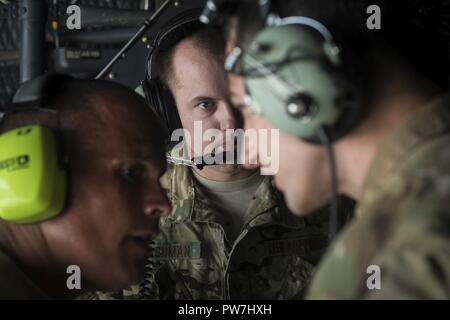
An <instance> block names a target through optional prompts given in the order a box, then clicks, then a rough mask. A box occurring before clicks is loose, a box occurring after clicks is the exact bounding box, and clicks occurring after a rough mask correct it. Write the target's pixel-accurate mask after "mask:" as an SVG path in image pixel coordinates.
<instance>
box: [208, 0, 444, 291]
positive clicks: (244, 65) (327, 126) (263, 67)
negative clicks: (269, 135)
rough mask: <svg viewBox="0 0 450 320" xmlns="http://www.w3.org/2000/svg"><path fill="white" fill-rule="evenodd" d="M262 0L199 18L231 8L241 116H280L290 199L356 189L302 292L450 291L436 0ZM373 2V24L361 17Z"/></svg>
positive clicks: (295, 205) (315, 203) (281, 184)
mask: <svg viewBox="0 0 450 320" xmlns="http://www.w3.org/2000/svg"><path fill="white" fill-rule="evenodd" d="M372 2H374V3H372ZM268 3H270V1H263V2H261V1H246V2H244V5H242V6H240V7H238V9H237V10H236V6H235V5H233V4H230V5H229V6H228V7H227V6H226V5H224V6H223V7H221V6H220V5H219V4H218V3H215V4H216V5H215V6H212V5H211V4H210V5H209V6H208V8H207V10H205V14H207V15H210V16H206V17H205V18H203V21H206V22H210V21H212V17H211V9H213V10H212V11H215V13H214V14H215V15H217V11H219V17H220V15H221V10H222V13H223V12H227V11H228V12H234V14H233V16H234V18H233V19H228V20H227V21H230V23H229V25H228V26H229V32H228V45H227V53H228V54H229V56H228V59H227V62H226V64H225V68H226V69H227V70H229V71H230V74H229V83H230V90H231V96H232V101H233V104H234V105H235V106H237V107H238V108H240V109H241V110H242V113H243V115H244V118H245V121H246V124H245V126H246V127H252V128H259V129H267V128H269V129H270V128H280V129H281V131H282V133H281V137H280V170H279V172H278V174H277V175H276V177H275V182H276V185H277V187H278V188H279V189H280V190H281V191H282V192H283V193H284V195H285V198H286V199H287V202H288V206H289V207H290V209H291V210H292V211H293V212H295V213H297V214H304V213H306V212H311V211H313V210H315V209H317V208H318V207H319V206H321V205H323V204H324V203H326V201H328V200H329V198H330V196H332V197H335V196H336V194H337V193H340V194H346V195H348V196H351V197H352V198H354V199H355V200H357V201H358V208H357V214H356V217H355V219H354V221H353V222H352V223H351V224H350V225H348V227H347V228H346V229H345V230H344V231H342V233H341V234H340V235H339V236H338V238H337V239H336V240H335V242H334V244H333V245H332V247H331V248H330V250H329V251H328V252H327V254H325V256H324V258H323V260H322V262H321V264H320V265H319V267H318V270H317V273H316V274H315V277H314V278H313V280H312V283H311V286H310V287H309V298H312V299H377V298H381V299H423V298H425V299H449V298H450V273H449V272H450V222H449V221H450V210H449V203H450V170H449V169H450V166H449V163H450V134H449V132H450V113H449V104H450V100H449V97H448V96H446V95H444V92H445V90H448V75H449V61H448V51H447V50H446V48H445V44H446V43H445V39H442V37H441V36H440V34H439V32H438V30H437V28H433V26H436V25H439V22H440V21H443V20H440V16H439V13H440V11H439V10H440V9H439V7H438V9H437V11H433V8H432V7H429V8H427V7H425V8H420V10H419V8H417V7H412V4H411V2H409V3H406V2H405V3H403V2H395V4H392V3H391V5H390V6H389V5H388V3H389V2H383V1H371V2H370V3H369V2H365V1H336V2H335V3H334V2H333V3H334V4H335V5H330V2H329V1H317V0H316V1H314V2H312V1H311V2H309V1H272V4H271V6H270V7H269V6H268ZM417 3H418V2H416V4H417ZM372 4H376V5H378V8H379V9H380V10H381V11H380V12H381V22H382V24H381V29H380V30H372V29H370V28H368V24H367V19H368V18H369V14H367V12H368V11H367V9H368V7H369V5H372ZM434 9H436V8H434ZM258 11H259V12H260V13H261V17H262V18H261V19H259V20H258V19H252V21H250V20H249V19H248V16H249V15H250V14H251V13H253V14H254V13H255V12H258ZM442 11H443V10H442ZM430 12H431V13H430ZM268 13H272V15H268ZM418 13H420V14H422V16H421V15H420V14H419V15H417V14H418ZM295 14H298V16H295ZM427 14H428V15H427ZM222 18H223V16H222ZM265 23H267V24H268V25H269V26H265ZM430 26H431V28H430ZM278 39H282V40H283V41H281V42H277V41H278ZM277 50H278V51H277ZM330 80H331V81H330ZM349 84H350V85H349ZM324 88H326V90H323V89H324ZM321 90H322V91H321ZM267 92H270V94H269V95H267ZM318 92H319V93H318ZM271 94H272V95H273V96H271ZM335 94H336V95H335ZM330 97H331V100H328V101H331V102H328V103H327V102H326V101H327V100H326V99H329V98H330ZM334 97H335V98H334ZM267 101H270V102H271V103H267ZM324 101H325V102H324ZM343 102H344V103H343ZM272 112H277V113H278V116H276V117H270V116H268V115H270V114H271V113H272ZM334 112H337V114H338V116H337V117H335V116H334V115H333V113H334ZM318 117H319V118H320V119H319V120H318ZM333 118H334V119H333ZM324 119H325V120H324ZM330 119H331V120H330ZM347 120H348V121H347ZM321 122H322V124H321ZM314 126H315V127H314ZM311 128H313V129H314V130H309V129H311ZM308 130H309V131H308Z"/></svg>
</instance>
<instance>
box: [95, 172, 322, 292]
mask: <svg viewBox="0 0 450 320" xmlns="http://www.w3.org/2000/svg"><path fill="white" fill-rule="evenodd" d="M163 185H164V187H165V188H166V189H167V191H168V195H169V198H170V199H171V202H172V206H173V211H172V214H171V215H170V216H169V217H168V218H166V219H164V220H162V222H161V234H160V235H159V236H158V237H157V238H156V239H155V240H154V241H153V242H152V243H151V246H152V247H153V248H154V250H153V257H152V258H150V259H149V261H148V265H147V266H146V274H147V275H146V279H145V281H144V282H143V283H141V284H140V285H138V286H134V287H132V288H131V289H129V290H125V291H124V292H123V295H122V294H111V293H108V294H105V293H103V294H99V298H100V299H104V298H106V299H108V298H125V299H139V298H140V299H230V298H231V299H289V298H291V299H293V298H300V297H302V295H303V293H304V291H303V290H304V288H305V286H306V284H307V283H308V280H309V279H310V275H311V272H312V270H313V266H314V265H315V264H316V262H317V261H318V259H319V258H320V257H321V255H322V253H323V252H324V251H325V249H326V247H327V245H328V237H327V221H328V215H327V213H328V212H327V211H325V212H323V213H318V214H315V215H312V216H310V217H308V218H298V217H295V216H293V215H292V214H290V213H289V212H288V211H287V209H285V207H284V206H283V205H282V203H283V202H282V201H281V200H280V199H279V198H278V193H277V192H275V190H274V189H273V188H272V183H271V179H270V178H268V177H266V178H265V179H264V181H263V182H262V183H261V185H260V186H259V188H258V190H257V192H256V193H255V195H254V198H253V199H254V200H253V201H252V203H251V204H250V207H249V209H248V210H247V213H246V216H245V223H244V226H243V228H242V231H241V233H240V234H239V235H238V237H237V239H236V241H235V242H234V243H231V242H230V241H229V240H228V239H227V234H230V227H231V224H230V223H231V221H230V219H229V217H227V215H226V214H224V213H222V212H221V211H220V208H214V207H213V205H211V203H209V201H208V199H207V197H205V196H204V195H203V194H202V193H201V191H200V190H199V188H198V187H196V186H195V184H194V180H193V178H192V173H191V169H190V168H188V167H185V166H179V165H177V166H170V167H169V169H168V171H167V172H166V174H165V176H164V177H163Z"/></svg>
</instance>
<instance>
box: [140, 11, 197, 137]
mask: <svg viewBox="0 0 450 320" xmlns="http://www.w3.org/2000/svg"><path fill="white" fill-rule="evenodd" d="M200 14H201V9H192V10H189V11H186V12H184V13H183V14H181V15H179V16H177V17H175V18H174V19H172V20H171V21H170V22H169V23H167V24H166V25H165V26H164V27H163V28H162V30H161V31H160V32H159V33H158V34H157V36H156V37H155V40H154V41H153V43H152V49H151V51H150V53H149V55H148V57H147V64H146V68H147V71H146V78H145V80H144V81H142V84H141V85H142V89H143V91H144V95H145V98H146V100H147V101H148V102H149V104H150V106H151V107H152V108H153V109H154V110H155V111H156V113H157V115H158V117H159V118H160V120H161V121H162V123H163V129H164V131H165V137H166V142H167V144H168V145H170V142H171V141H170V136H171V133H172V132H173V131H174V130H176V129H180V128H182V124H181V120H180V116H179V115H178V111H177V107H176V103H175V100H174V98H173V96H172V93H171V92H170V90H169V88H168V87H167V86H166V85H165V84H164V83H163V82H162V80H161V76H160V71H159V68H158V66H159V64H160V62H161V61H160V57H159V56H160V54H161V53H164V52H166V51H168V50H170V49H171V48H173V46H174V45H176V44H177V43H178V42H180V41H181V40H182V39H183V38H185V37H186V35H185V34H184V33H183V31H187V30H189V31H194V30H196V29H197V28H198V29H199V30H200V28H202V27H204V26H203V25H202V24H201V23H200V22H199V20H198V18H199V16H200ZM189 31H187V32H189ZM188 35H189V34H188Z"/></svg>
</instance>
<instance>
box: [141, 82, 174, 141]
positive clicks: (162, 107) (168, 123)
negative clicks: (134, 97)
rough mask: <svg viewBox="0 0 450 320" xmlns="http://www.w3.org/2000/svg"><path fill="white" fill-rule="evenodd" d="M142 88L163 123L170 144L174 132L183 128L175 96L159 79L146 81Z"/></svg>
mask: <svg viewBox="0 0 450 320" xmlns="http://www.w3.org/2000/svg"><path fill="white" fill-rule="evenodd" d="M142 86H143V89H144V94H145V98H146V100H147V101H148V103H149V104H150V107H151V108H152V109H153V110H155V112H156V114H157V115H158V117H159V119H160V120H161V121H162V123H163V130H164V131H165V132H164V134H165V138H166V142H167V143H170V137H171V134H172V132H173V131H174V130H176V129H179V128H182V125H181V120H180V116H179V115H178V111H177V107H176V104H175V101H174V99H173V96H172V94H171V93H170V91H169V90H168V89H167V88H166V86H164V84H163V83H162V82H161V80H160V79H159V78H155V79H150V80H146V81H144V82H143V84H142Z"/></svg>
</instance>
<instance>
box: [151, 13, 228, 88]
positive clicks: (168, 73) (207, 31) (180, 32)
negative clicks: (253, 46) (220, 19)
mask: <svg viewBox="0 0 450 320" xmlns="http://www.w3.org/2000/svg"><path fill="white" fill-rule="evenodd" d="M173 32H174V34H173V35H172V36H171V43H170V45H168V46H167V45H166V48H167V49H160V53H159V54H158V65H159V70H158V71H159V76H160V79H161V81H162V83H163V84H164V85H165V86H166V87H167V88H169V89H170V87H171V84H172V83H173V77H174V73H173V63H172V60H173V53H174V51H175V48H176V46H177V45H178V44H179V43H180V42H181V41H183V40H185V39H188V38H189V39H191V40H193V41H195V42H196V44H197V45H198V46H199V47H200V48H202V49H204V50H206V51H207V52H209V53H210V54H211V55H212V56H213V57H217V59H218V60H222V59H223V56H224V53H225V39H224V36H223V32H222V31H221V29H220V28H218V27H215V26H206V25H204V24H202V23H200V22H198V21H196V22H192V23H189V24H188V25H187V26H184V27H180V28H178V29H177V30H176V31H173Z"/></svg>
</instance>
